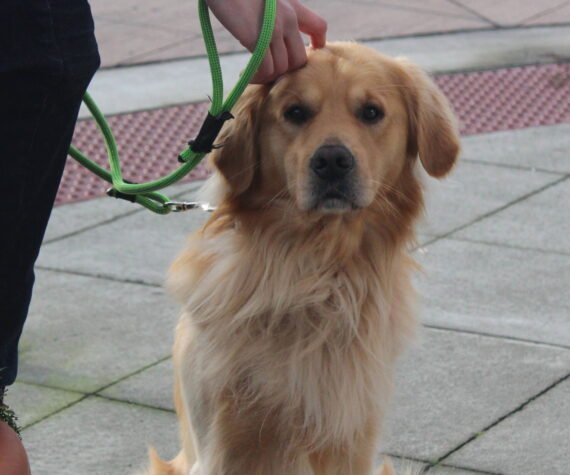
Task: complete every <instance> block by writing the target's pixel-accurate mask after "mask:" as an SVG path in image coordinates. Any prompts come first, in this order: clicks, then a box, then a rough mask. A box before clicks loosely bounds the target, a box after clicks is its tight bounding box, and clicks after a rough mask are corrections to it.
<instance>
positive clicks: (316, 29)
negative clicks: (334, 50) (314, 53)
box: [295, 3, 327, 48]
mask: <svg viewBox="0 0 570 475" xmlns="http://www.w3.org/2000/svg"><path fill="white" fill-rule="evenodd" d="M295 11H296V12H297V20H298V22H299V29H300V30H301V31H302V32H303V33H306V34H307V35H309V36H310V37H311V46H312V47H313V48H322V47H323V46H325V43H326V41H327V38H326V37H327V22H326V21H325V20H323V19H322V18H321V17H320V16H319V15H317V14H316V13H315V12H314V11H313V10H311V9H309V8H307V7H305V6H304V5H301V4H300V3H296V4H295Z"/></svg>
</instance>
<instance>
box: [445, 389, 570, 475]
mask: <svg viewBox="0 0 570 475" xmlns="http://www.w3.org/2000/svg"><path fill="white" fill-rule="evenodd" d="M569 446H570V380H566V381H565V382H563V383H561V384H559V385H558V386H556V387H555V388H553V389H551V390H550V391H549V392H547V393H546V394H544V395H543V396H541V397H539V398H537V399H536V400H534V401H532V402H531V403H530V404H529V405H528V406H526V407H525V408H524V409H522V410H521V411H520V412H517V413H515V414H513V415H512V416H511V417H509V418H507V419H505V420H504V421H502V422H501V423H500V424H498V425H496V426H495V427H493V428H491V429H490V430H489V431H487V432H485V433H484V434H482V435H481V436H479V437H478V438H477V439H475V440H474V441H473V442H470V443H469V444H467V445H466V446H465V447H463V448H462V449H461V450H459V451H458V452H456V453H454V454H453V455H452V456H451V457H450V458H449V459H448V460H446V462H448V461H449V462H454V463H459V464H461V465H465V466H468V467H469V466H476V467H483V468H485V467H487V468H489V469H491V468H492V470H493V471H496V472H499V473H503V474H505V475H506V474H512V475H515V474H516V475H526V474H528V475H534V474H538V473H540V474H548V475H567V474H568V470H569V467H570V450H568V448H569Z"/></svg>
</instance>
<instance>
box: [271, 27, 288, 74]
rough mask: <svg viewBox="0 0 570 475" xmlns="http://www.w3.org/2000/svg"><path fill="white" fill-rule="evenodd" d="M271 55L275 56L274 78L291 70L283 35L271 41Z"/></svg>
mask: <svg viewBox="0 0 570 475" xmlns="http://www.w3.org/2000/svg"><path fill="white" fill-rule="evenodd" d="M271 57H272V58H273V78H272V79H273V80H275V79H277V78H278V77H279V76H281V75H282V74H283V73H286V72H287V71H288V70H289V57H288V54H287V47H286V46H285V40H284V39H283V37H280V38H273V41H272V42H271Z"/></svg>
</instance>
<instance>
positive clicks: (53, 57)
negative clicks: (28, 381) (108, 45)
mask: <svg viewBox="0 0 570 475" xmlns="http://www.w3.org/2000/svg"><path fill="white" fill-rule="evenodd" d="M0 45H2V46H1V47H0V190H1V193H2V202H3V203H2V205H0V228H1V231H0V387H1V386H7V385H9V384H11V383H12V382H13V381H14V379H15V377H16V373H17V346H18V340H19V337H20V334H21V332H22V328H23V325H24V321H25V319H26V316H27V312H28V305H29V302H30V298H31V293H32V286H33V282H34V271H33V266H34V262H35V260H36V258H37V256H38V253H39V248H40V245H41V242H42V239H43V236H44V232H45V228H46V226H47V222H48V219H49V215H50V212H51V208H52V206H53V202H54V199H55V195H56V192H57V188H58V186H59V181H60V179H61V174H62V172H63V167H64V164H65V159H66V156H67V149H68V148H69V143H70V141H71V137H72V134H73V129H74V125H75V121H76V119H77V113H78V110H79V106H80V102H81V97H82V96H83V93H84V91H85V89H86V88H87V85H88V84H89V81H90V80H91V77H92V76H93V74H94V73H95V71H96V70H97V68H98V66H99V55H98V52H97V45H96V42H95V38H94V36H93V22H92V18H91V12H90V9H89V5H88V4H87V2H86V0H3V2H2V4H0ZM5 45H7V46H5Z"/></svg>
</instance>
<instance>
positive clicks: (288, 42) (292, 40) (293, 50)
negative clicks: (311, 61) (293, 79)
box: [285, 31, 307, 71]
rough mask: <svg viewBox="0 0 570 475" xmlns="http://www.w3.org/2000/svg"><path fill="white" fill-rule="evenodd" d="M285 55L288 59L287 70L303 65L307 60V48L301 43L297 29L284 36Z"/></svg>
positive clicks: (301, 39)
mask: <svg viewBox="0 0 570 475" xmlns="http://www.w3.org/2000/svg"><path fill="white" fill-rule="evenodd" d="M285 46H286V47H287V56H288V61H289V68H288V70H289V71H294V70H295V69H299V68H300V67H301V66H304V65H305V63H306V62H307V50H306V49H305V44H304V43H303V38H302V37H301V34H300V33H299V31H295V32H293V33H291V34H289V35H287V36H286V37H285Z"/></svg>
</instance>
